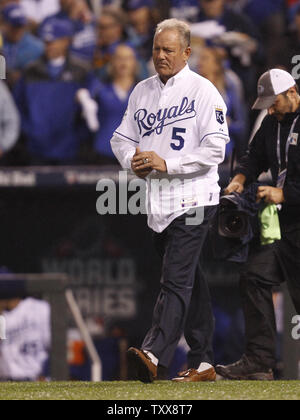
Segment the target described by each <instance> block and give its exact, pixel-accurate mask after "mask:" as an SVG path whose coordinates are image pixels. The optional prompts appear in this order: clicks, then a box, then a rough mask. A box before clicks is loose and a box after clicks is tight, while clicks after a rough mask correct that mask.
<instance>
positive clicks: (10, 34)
mask: <svg viewBox="0 0 300 420" xmlns="http://www.w3.org/2000/svg"><path fill="white" fill-rule="evenodd" d="M1 17H2V23H1V32H2V35H3V51H2V52H3V55H4V57H5V59H6V68H7V80H8V83H9V85H10V86H13V85H14V84H15V83H16V82H17V81H18V80H19V78H20V77H21V72H22V71H23V69H24V68H25V67H26V66H27V65H28V64H29V63H31V62H33V61H35V60H37V59H38V58H40V57H41V56H42V54H43V52H44V45H43V43H42V42H41V40H39V39H38V38H37V37H35V36H34V35H32V34H31V33H29V32H28V30H27V24H28V21H27V18H26V16H25V13H24V10H23V9H22V7H21V6H20V5H19V4H17V3H11V4H8V5H7V6H5V7H4V8H3V9H2V10H1Z"/></svg>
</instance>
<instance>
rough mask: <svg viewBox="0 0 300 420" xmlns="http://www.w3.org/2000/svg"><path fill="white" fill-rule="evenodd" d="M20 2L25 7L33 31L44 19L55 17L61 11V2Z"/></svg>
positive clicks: (50, 0) (47, 0)
mask: <svg viewBox="0 0 300 420" xmlns="http://www.w3.org/2000/svg"><path fill="white" fill-rule="evenodd" d="M19 2H20V4H21V5H22V6H23V7H24V10H25V14H26V16H27V18H28V20H29V22H30V26H31V28H32V30H33V31H34V30H36V29H37V28H38V26H39V24H40V23H41V22H42V21H43V20H44V19H46V18H47V17H48V16H51V15H54V14H55V13H57V12H58V11H59V9H60V5H59V0H19Z"/></svg>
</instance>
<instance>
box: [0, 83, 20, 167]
mask: <svg viewBox="0 0 300 420" xmlns="http://www.w3.org/2000/svg"><path fill="white" fill-rule="evenodd" d="M19 134H20V118H19V113H18V110H17V108H16V105H15V102H14V100H13V98H12V96H11V93H10V91H9V90H8V88H7V86H6V84H5V83H4V82H3V81H2V80H0V164H1V163H2V159H3V157H4V155H5V154H6V153H7V152H8V151H9V150H10V149H12V148H13V146H14V145H15V144H16V142H17V140H18V138H19Z"/></svg>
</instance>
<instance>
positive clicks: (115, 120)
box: [90, 79, 134, 158]
mask: <svg viewBox="0 0 300 420" xmlns="http://www.w3.org/2000/svg"><path fill="white" fill-rule="evenodd" d="M133 87H134V86H133ZM133 87H132V89H133ZM132 89H131V90H130V91H129V92H128V94H127V96H126V97H125V98H124V99H120V98H119V96H118V95H117V93H116V91H115V88H114V85H113V83H107V84H105V83H102V82H100V81H99V80H98V79H94V80H93V81H92V82H91V85H90V92H91V95H92V97H93V98H94V99H95V100H96V101H97V103H98V106H99V111H98V118H99V122H100V129H99V131H98V133H97V135H96V139H95V145H94V149H95V150H96V151H97V152H98V153H99V154H101V155H104V156H108V157H112V158H114V157H115V155H114V153H113V151H112V149H111V146H110V139H111V137H112V135H113V133H114V131H115V130H116V129H117V128H118V126H119V125H120V124H121V121H122V118H123V115H124V113H125V111H126V109H127V105H128V100H129V96H130V94H131V92H132Z"/></svg>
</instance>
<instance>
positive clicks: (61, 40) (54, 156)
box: [14, 18, 88, 164]
mask: <svg viewBox="0 0 300 420" xmlns="http://www.w3.org/2000/svg"><path fill="white" fill-rule="evenodd" d="M72 34H73V27H72V25H70V24H69V23H68V22H66V21H61V20H59V19H55V18H53V19H51V20H48V21H47V22H46V23H45V24H44V25H43V26H42V28H41V31H40V35H41V38H42V39H43V41H44V42H45V55H44V56H43V57H42V58H41V59H39V60H38V61H36V62H35V63H33V64H31V65H29V66H28V67H27V68H26V71H25V72H24V76H23V77H22V79H21V80H20V82H19V83H18V85H17V86H16V88H15V91H14V94H15V99H16V103H17V105H18V108H19V110H20V114H21V119H22V131H23V133H24V134H25V136H26V139H27V148H28V152H29V154H30V156H31V163H32V164H68V163H70V164H72V163H75V162H76V159H77V155H78V151H79V146H80V142H81V139H82V136H84V135H85V134H86V133H85V126H84V124H83V120H81V115H80V106H79V104H78V103H77V99H76V93H77V91H78V89H80V88H82V87H84V86H85V84H86V81H87V75H88V72H87V69H86V68H85V66H84V65H83V64H82V63H81V62H79V61H77V60H75V59H74V58H73V57H71V56H70V54H69V48H70V44H71V41H72Z"/></svg>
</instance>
